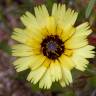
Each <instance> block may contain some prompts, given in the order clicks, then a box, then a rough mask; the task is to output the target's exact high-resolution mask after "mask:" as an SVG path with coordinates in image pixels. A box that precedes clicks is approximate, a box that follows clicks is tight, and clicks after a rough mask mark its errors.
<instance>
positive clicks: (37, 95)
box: [0, 0, 96, 96]
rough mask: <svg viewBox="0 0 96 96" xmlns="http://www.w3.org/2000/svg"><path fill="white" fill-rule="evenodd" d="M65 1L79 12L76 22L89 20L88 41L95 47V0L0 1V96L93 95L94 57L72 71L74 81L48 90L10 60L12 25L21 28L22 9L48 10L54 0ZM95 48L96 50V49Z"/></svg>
mask: <svg viewBox="0 0 96 96" xmlns="http://www.w3.org/2000/svg"><path fill="white" fill-rule="evenodd" d="M54 2H56V3H65V4H66V5H67V7H70V8H72V9H74V10H76V11H78V12H79V16H78V19H77V22H76V25H78V24H80V23H83V22H85V21H88V22H89V23H90V25H91V28H92V30H93V33H92V34H91V35H90V36H89V37H88V40H89V43H90V44H91V45H94V46H96V0H0V96H96V57H95V58H93V59H89V61H90V64H89V66H88V69H87V70H86V71H85V72H80V71H77V70H72V74H73V79H74V82H73V84H71V85H70V86H68V87H66V88H61V87H60V86H59V84H58V83H54V84H53V85H52V88H51V89H50V90H42V89H39V88H38V85H32V84H30V83H29V82H27V81H26V76H27V73H28V70H26V72H21V73H16V71H15V69H14V67H13V66H12V62H13V61H14V60H15V57H12V56H11V46H12V45H13V44H15V43H16V42H15V41H13V40H12V39H11V37H10V36H11V34H12V32H13V29H14V28H15V27H22V26H23V25H22V23H21V22H20V16H22V15H23V14H24V12H25V11H30V12H33V13H34V10H33V9H34V6H37V5H40V4H45V5H46V6H47V8H48V10H49V12H50V13H51V8H52V5H53V3H54ZM95 51H96V49H95Z"/></svg>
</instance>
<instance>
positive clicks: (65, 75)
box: [59, 67, 72, 87]
mask: <svg viewBox="0 0 96 96" xmlns="http://www.w3.org/2000/svg"><path fill="white" fill-rule="evenodd" d="M59 82H60V84H61V86H62V87H64V86H66V85H69V84H70V83H72V75H71V72H70V70H68V69H66V68H64V67H62V79H61V80H60V81H59Z"/></svg>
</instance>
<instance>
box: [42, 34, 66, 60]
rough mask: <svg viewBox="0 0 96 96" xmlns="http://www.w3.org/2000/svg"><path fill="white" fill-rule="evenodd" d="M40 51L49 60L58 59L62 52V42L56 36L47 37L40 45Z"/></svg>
mask: <svg viewBox="0 0 96 96" xmlns="http://www.w3.org/2000/svg"><path fill="white" fill-rule="evenodd" d="M41 50H42V52H43V54H44V56H47V57H48V58H49V59H52V60H55V59H58V57H60V56H61V55H62V53H63V52H64V42H63V41H62V40H61V39H60V38H59V36H57V35H50V36H47V37H46V38H45V39H44V40H43V41H42V43H41Z"/></svg>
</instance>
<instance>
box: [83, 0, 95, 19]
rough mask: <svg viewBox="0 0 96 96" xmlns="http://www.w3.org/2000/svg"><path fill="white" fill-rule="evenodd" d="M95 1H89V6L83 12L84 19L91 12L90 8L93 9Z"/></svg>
mask: <svg viewBox="0 0 96 96" xmlns="http://www.w3.org/2000/svg"><path fill="white" fill-rule="evenodd" d="M95 1H96V0H90V1H89V4H88V6H87V9H86V12H85V17H86V18H88V17H89V16H90V14H91V12H92V8H93V6H94V4H95Z"/></svg>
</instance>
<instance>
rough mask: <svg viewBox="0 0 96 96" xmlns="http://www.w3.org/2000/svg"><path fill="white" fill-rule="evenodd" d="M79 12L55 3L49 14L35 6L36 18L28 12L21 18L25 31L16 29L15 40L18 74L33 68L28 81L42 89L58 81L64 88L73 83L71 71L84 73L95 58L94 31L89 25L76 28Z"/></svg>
mask: <svg viewBox="0 0 96 96" xmlns="http://www.w3.org/2000/svg"><path fill="white" fill-rule="evenodd" d="M77 16H78V13H77V12H75V11H74V10H71V9H70V8H68V9H66V6H65V5H64V4H62V5H61V4H59V5H57V4H54V5H53V9H52V14H51V15H49V13H48V11H47V9H46V7H45V5H41V6H39V7H35V16H34V15H33V14H31V13H30V12H26V13H25V15H23V16H22V17H21V21H22V23H23V24H24V25H25V28H23V29H19V28H16V29H15V31H14V32H13V35H12V38H13V39H14V40H16V41H18V42H19V44H16V45H14V46H13V56H17V57H18V59H17V60H16V61H15V62H14V65H15V67H16V70H17V71H18V72H20V71H24V70H26V69H30V73H29V75H28V77H27V80H28V81H31V82H32V83H34V84H36V83H38V82H39V87H40V88H47V89H48V88H50V87H51V85H52V83H53V82H55V81H58V82H59V83H60V84H61V86H66V85H69V84H70V83H71V82H72V75H71V70H72V69H73V68H76V69H78V70H81V71H84V70H85V69H86V67H87V65H88V60H87V58H92V57H93V56H94V54H93V53H94V51H92V50H93V49H94V47H93V46H91V45H88V40H87V36H88V35H89V34H90V33H91V32H92V30H91V29H90V26H89V24H88V23H87V22H85V23H83V24H81V25H79V26H76V27H75V26H74V23H75V22H76V19H77Z"/></svg>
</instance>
